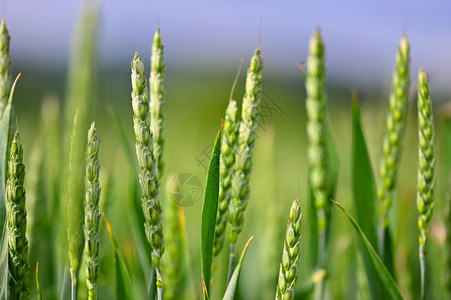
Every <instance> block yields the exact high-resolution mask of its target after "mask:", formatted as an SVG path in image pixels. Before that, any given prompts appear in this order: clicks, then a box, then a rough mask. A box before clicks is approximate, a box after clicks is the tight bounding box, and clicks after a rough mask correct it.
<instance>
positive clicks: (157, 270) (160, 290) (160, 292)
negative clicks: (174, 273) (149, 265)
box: [155, 267, 163, 300]
mask: <svg viewBox="0 0 451 300" xmlns="http://www.w3.org/2000/svg"><path fill="white" fill-rule="evenodd" d="M155 273H156V277H157V299H158V300H163V279H162V277H161V267H160V268H155Z"/></svg>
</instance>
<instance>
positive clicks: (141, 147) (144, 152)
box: [131, 53, 164, 297]
mask: <svg viewBox="0 0 451 300" xmlns="http://www.w3.org/2000/svg"><path fill="white" fill-rule="evenodd" d="M131 71H132V74H131V81H132V93H131V97H132V107H133V125H134V131H135V138H136V144H135V146H136V155H137V157H138V163H139V166H140V168H141V171H140V174H139V183H140V185H141V191H142V196H141V201H142V207H143V212H144V218H145V223H144V227H145V230H146V236H147V240H148V242H149V244H150V246H151V247H152V263H153V265H154V266H155V270H156V274H157V283H156V284H157V287H158V291H159V293H158V295H159V297H162V293H163V290H162V289H163V280H162V276H161V266H162V261H161V257H162V255H163V252H164V239H163V222H162V221H163V220H162V219H163V214H162V210H161V205H160V182H159V180H158V170H157V162H156V160H155V156H154V154H153V144H154V143H153V134H152V130H151V129H150V113H149V93H148V88H147V81H146V73H145V71H144V65H143V63H142V60H141V56H140V55H139V54H138V53H136V54H135V56H134V58H133V61H132V64H131Z"/></svg>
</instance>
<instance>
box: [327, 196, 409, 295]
mask: <svg viewBox="0 0 451 300" xmlns="http://www.w3.org/2000/svg"><path fill="white" fill-rule="evenodd" d="M331 201H332V202H333V203H334V204H335V205H336V206H338V208H340V209H341V211H342V212H343V213H344V214H345V215H346V216H347V217H348V219H349V221H350V222H351V224H352V226H353V227H354V229H355V231H356V232H357V235H358V236H359V238H360V240H361V242H362V246H363V247H362V248H363V249H364V251H365V253H366V257H367V258H368V261H369V263H370V265H371V268H372V270H373V271H374V274H375V276H376V280H377V281H378V283H379V287H380V288H382V289H383V292H384V294H386V295H387V296H388V297H390V298H388V299H404V298H403V297H402V294H401V292H400V290H399V287H398V286H397V285H396V282H395V280H394V279H393V277H392V276H391V274H390V272H388V270H387V268H386V267H385V265H384V263H383V262H382V261H381V259H380V258H379V256H378V255H377V252H376V250H374V248H373V247H372V246H371V243H370V241H369V240H368V238H367V237H366V235H365V233H364V232H363V230H362V229H361V228H360V226H359V225H358V224H357V222H356V221H355V220H354V219H353V218H352V217H351V215H350V214H349V213H348V212H347V211H346V210H345V209H344V208H343V207H342V206H341V205H340V204H339V203H338V202H335V201H333V200H331Z"/></svg>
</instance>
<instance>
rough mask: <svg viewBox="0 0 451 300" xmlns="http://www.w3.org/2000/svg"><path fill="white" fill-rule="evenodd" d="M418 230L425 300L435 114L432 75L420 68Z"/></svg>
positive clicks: (432, 181)
mask: <svg viewBox="0 0 451 300" xmlns="http://www.w3.org/2000/svg"><path fill="white" fill-rule="evenodd" d="M418 125H419V126H418V138H419V153H418V154H419V155H418V157H419V161H418V187H417V189H418V193H417V208H418V213H419V216H418V228H419V230H420V236H419V244H420V247H419V252H420V253H419V255H420V268H421V298H422V299H425V297H426V295H425V273H426V261H425V260H426V259H425V257H424V256H425V255H426V239H427V237H428V231H429V230H428V227H429V221H430V219H431V217H432V209H433V207H434V186H435V180H434V168H435V142H434V138H435V132H434V120H433V115H432V103H431V97H430V95H429V83H428V75H427V73H426V72H425V71H424V70H423V69H420V71H419V72H418Z"/></svg>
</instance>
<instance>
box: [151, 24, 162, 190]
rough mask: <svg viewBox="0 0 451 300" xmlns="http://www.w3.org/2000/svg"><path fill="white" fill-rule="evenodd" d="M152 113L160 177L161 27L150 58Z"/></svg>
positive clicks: (152, 127) (159, 177) (155, 153)
mask: <svg viewBox="0 0 451 300" xmlns="http://www.w3.org/2000/svg"><path fill="white" fill-rule="evenodd" d="M150 63H151V66H150V67H151V72H150V80H149V82H150V114H151V129H152V132H153V138H154V145H153V147H154V155H155V160H156V161H157V170H158V179H159V180H160V181H161V177H162V176H163V168H164V163H163V144H164V139H163V122H164V105H165V103H164V95H163V94H164V77H165V74H164V67H165V66H164V46H163V43H162V41H161V34H160V28H158V29H157V31H156V32H155V36H154V39H153V45H152V57H151V58H150Z"/></svg>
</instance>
